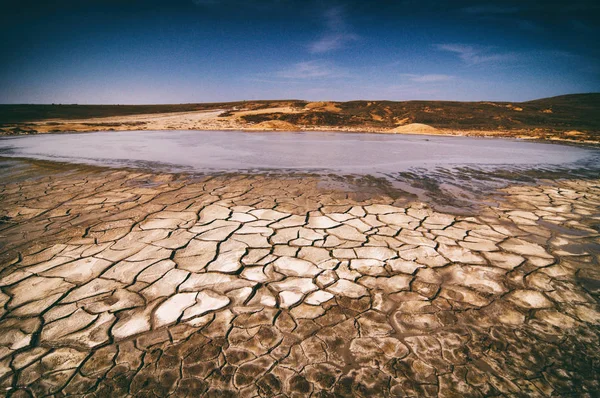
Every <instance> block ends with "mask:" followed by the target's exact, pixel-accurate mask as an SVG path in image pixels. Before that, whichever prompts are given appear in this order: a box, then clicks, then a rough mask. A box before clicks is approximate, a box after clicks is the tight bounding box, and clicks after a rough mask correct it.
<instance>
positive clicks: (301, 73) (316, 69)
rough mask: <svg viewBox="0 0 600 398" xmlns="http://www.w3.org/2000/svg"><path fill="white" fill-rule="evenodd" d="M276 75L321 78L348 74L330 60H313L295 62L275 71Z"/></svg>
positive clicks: (287, 77) (296, 77)
mask: <svg viewBox="0 0 600 398" xmlns="http://www.w3.org/2000/svg"><path fill="white" fill-rule="evenodd" d="M277 76H278V77H281V78H285V79H323V78H335V77H344V76H348V74H347V73H346V72H345V71H344V70H342V69H339V68H337V67H336V66H335V65H333V64H331V63H330V62H325V61H322V60H314V61H305V62H298V63H295V64H293V65H291V66H290V67H288V68H286V69H284V70H281V71H279V72H277Z"/></svg>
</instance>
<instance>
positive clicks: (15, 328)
mask: <svg viewBox="0 0 600 398" xmlns="http://www.w3.org/2000/svg"><path fill="white" fill-rule="evenodd" d="M599 159H600V151H599V150H598V149H594V148H587V147H583V146H565V145H557V144H547V143H540V142H525V141H519V140H506V139H484V138H467V137H441V136H425V135H419V136H408V135H407V136H395V135H367V134H358V133H357V134H339V133H324V132H301V133H242V132H210V131H203V132H199V131H179V132H178V131H168V132H166V131H144V132H135V131H128V132H97V133H83V134H47V135H36V136H17V137H6V138H1V139H0V303H2V307H0V391H1V392H0V394H4V395H7V396H11V397H19V398H22V397H23V398H24V397H41V396H56V397H62V396H82V397H83V396H85V397H122V396H131V397H166V396H173V397H197V396H210V397H229V396H231V397H238V396H240V397H257V396H261V397H273V396H279V397H307V396H314V397H347V396H348V397H350V396H360V397H373V396H394V397H423V396H439V397H483V396H509V397H521V396H523V397H525V396H527V397H549V396H557V397H565V396H578V397H579V396H588V397H594V396H598V395H600V377H599V375H600V340H599V339H600V305H599V298H600V160H599Z"/></svg>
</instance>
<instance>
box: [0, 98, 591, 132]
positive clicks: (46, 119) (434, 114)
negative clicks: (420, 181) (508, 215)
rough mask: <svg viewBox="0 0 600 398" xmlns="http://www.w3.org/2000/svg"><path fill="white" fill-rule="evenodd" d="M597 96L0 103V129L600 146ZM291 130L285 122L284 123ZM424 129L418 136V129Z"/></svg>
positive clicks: (15, 130) (4, 130) (10, 130)
mask: <svg viewBox="0 0 600 398" xmlns="http://www.w3.org/2000/svg"><path fill="white" fill-rule="evenodd" d="M599 111H600V93H589V94H572V95H562V96H558V97H552V98H543V99H537V100H533V101H527V102H491V101H481V102H458V101H348V102H332V101H329V102H307V101H301V100H273V101H269V100H265V101H239V102H229V103H204V104H179V105H0V131H2V132H4V133H5V134H6V133H9V134H10V133H24V132H25V133H27V132H29V133H36V132H53V131H90V130H109V129H113V130H132V129H150V128H155V129H216V130H219V129H253V128H256V127H257V125H258V126H260V124H261V123H263V125H265V124H264V122H271V121H281V122H286V123H290V124H291V125H294V126H297V127H298V128H299V129H303V130H316V129H327V130H350V131H372V132H398V133H402V132H405V131H406V132H410V130H411V129H410V128H399V127H402V126H407V125H411V124H415V125H427V126H430V127H431V129H432V130H431V131H434V130H433V129H438V130H441V133H444V134H447V133H461V132H462V133H468V134H469V135H477V134H480V135H503V136H523V137H533V138H546V139H571V140H578V141H593V142H598V141H599V140H600V112H599ZM282 125H288V124H282ZM421 130H423V129H422V128H421Z"/></svg>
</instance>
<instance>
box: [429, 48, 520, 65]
mask: <svg viewBox="0 0 600 398" xmlns="http://www.w3.org/2000/svg"><path fill="white" fill-rule="evenodd" d="M435 47H436V48H437V49H438V50H441V51H447V52H451V53H453V54H455V55H457V56H458V57H459V58H460V59H461V60H462V61H463V62H464V63H466V64H467V65H479V64H484V63H499V62H505V61H509V60H515V59H516V58H517V57H516V54H514V53H495V52H492V51H490V48H489V47H488V48H483V47H475V46H469V45H464V44H436V45H435Z"/></svg>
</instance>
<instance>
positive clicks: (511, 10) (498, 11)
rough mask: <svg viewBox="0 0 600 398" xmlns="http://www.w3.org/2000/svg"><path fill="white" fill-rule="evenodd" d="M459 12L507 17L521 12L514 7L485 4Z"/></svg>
mask: <svg viewBox="0 0 600 398" xmlns="http://www.w3.org/2000/svg"><path fill="white" fill-rule="evenodd" d="M461 11H463V12H464V13H467V14H471V15H509V14H516V13H518V12H519V11H521V8H519V7H516V6H501V5H495V4H486V5H476V6H470V7H465V8H463V9H462V10H461Z"/></svg>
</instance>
